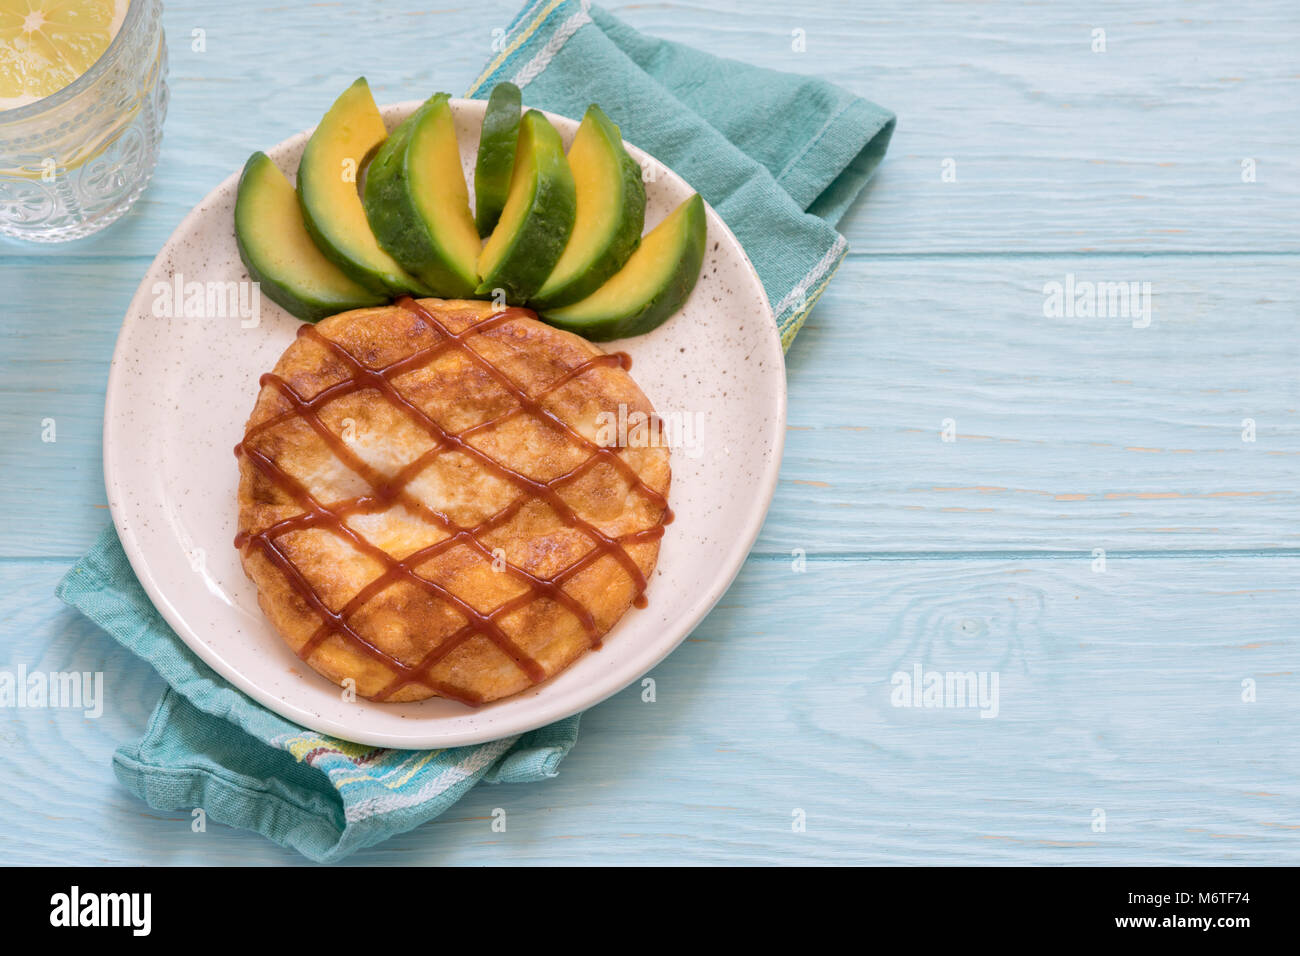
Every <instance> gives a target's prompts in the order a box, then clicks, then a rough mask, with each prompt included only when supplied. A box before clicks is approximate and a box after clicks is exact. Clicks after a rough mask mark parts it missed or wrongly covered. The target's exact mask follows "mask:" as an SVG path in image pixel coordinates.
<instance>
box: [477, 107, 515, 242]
mask: <svg viewBox="0 0 1300 956" xmlns="http://www.w3.org/2000/svg"><path fill="white" fill-rule="evenodd" d="M519 104H520V94H519V87H517V86H515V85H514V84H513V83H498V84H497V85H496V86H494V87H492V95H491V96H489V97H488V101H487V108H486V109H485V110H484V111H483V127H482V130H481V131H480V133H479V137H478V159H477V160H476V162H475V164H474V208H475V212H474V224H475V226H476V227H477V228H478V234H479V235H480V236H488V235H491V233H492V230H493V229H494V228H495V227H496V224H497V220H498V219H500V218H501V210H502V209H504V208H505V205H506V195H507V193H509V191H510V171H511V170H512V169H513V168H514V165H515V143H516V142H517V141H518V140H519V111H520V106H519Z"/></svg>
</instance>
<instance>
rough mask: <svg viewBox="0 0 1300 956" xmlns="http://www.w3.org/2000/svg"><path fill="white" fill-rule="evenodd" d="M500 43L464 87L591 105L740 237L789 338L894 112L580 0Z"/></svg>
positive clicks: (576, 111)
mask: <svg viewBox="0 0 1300 956" xmlns="http://www.w3.org/2000/svg"><path fill="white" fill-rule="evenodd" d="M500 45H501V47H502V50H501V53H500V54H499V55H498V56H497V57H496V58H495V59H493V60H492V62H491V63H489V64H488V66H487V68H486V69H485V70H484V71H483V73H482V75H481V76H480V77H479V78H478V80H477V81H476V82H475V83H474V85H473V86H472V87H470V90H469V93H468V95H469V96H472V97H478V98H486V97H487V95H488V94H489V93H490V92H491V91H492V87H493V86H494V85H495V84H497V83H499V82H501V81H502V80H510V81H512V82H513V83H515V84H516V85H517V86H519V87H520V88H521V89H522V90H523V98H524V103H525V105H528V106H537V107H541V108H543V109H547V110H550V111H552V112H555V113H560V114H562V115H565V116H573V117H579V116H581V115H582V114H583V112H584V111H585V110H586V108H587V106H588V105H590V104H591V103H599V104H600V107H601V109H603V110H604V111H605V112H606V114H607V115H608V116H609V118H610V119H612V120H613V121H614V122H615V123H617V124H618V126H619V129H620V130H621V131H622V133H623V138H624V139H625V140H627V142H629V143H631V144H632V145H634V146H639V147H640V148H641V149H643V150H645V151H646V152H648V153H649V154H650V155H651V156H653V157H655V159H657V160H658V161H659V162H661V163H663V164H664V165H666V166H668V167H669V168H671V169H672V170H673V171H674V172H676V173H677V174H678V175H680V176H681V177H682V178H683V179H685V180H686V181H687V182H688V183H689V184H690V185H691V186H692V187H693V188H694V189H695V190H696V191H697V192H698V193H699V194H700V195H701V196H703V197H704V199H705V201H706V202H708V203H709V205H710V206H712V207H713V208H714V210H715V211H716V212H717V213H718V215H720V216H721V217H722V219H723V221H724V222H726V224H727V226H728V227H730V229H731V231H732V232H734V233H735V234H736V238H738V239H739V240H740V243H741V245H742V246H744V247H745V252H746V254H747V255H748V256H749V258H750V261H751V262H753V264H754V269H755V270H756V271H757V272H758V275H759V278H760V279H761V280H762V282H763V287H764V289H765V290H766V291H767V297H768V301H769V302H771V304H772V311H773V312H774V313H775V315H776V323H777V328H778V329H779V331H780V333H781V344H782V345H783V346H784V347H785V348H787V349H788V348H789V347H790V343H791V342H792V341H793V340H794V337H795V334H796V333H797V332H798V331H799V329H800V328H801V327H802V326H803V323H804V320H805V319H806V318H807V317H808V313H809V312H810V311H811V310H812V307H813V305H814V303H816V301H817V299H818V297H819V296H820V295H821V294H822V292H823V291H824V290H825V288H826V285H827V283H828V282H829V281H830V279H831V276H832V275H834V273H835V270H836V269H837V268H838V267H839V265H840V263H841V262H842V261H843V259H844V256H845V254H846V253H847V252H848V243H847V242H845V240H844V237H843V236H841V235H840V234H839V233H838V232H836V231H835V224H836V223H838V222H839V220H840V217H841V216H843V215H844V212H845V211H846V210H847V209H848V207H849V205H850V204H851V203H852V202H853V200H854V199H855V198H857V196H858V194H859V193H861V192H862V189H863V187H864V186H865V185H866V184H867V180H868V179H870V177H871V174H872V173H874V172H875V170H876V167H877V166H878V165H879V164H880V161H881V159H882V158H883V157H884V155H885V150H886V149H887V148H888V146H889V140H890V137H891V136H892V135H893V132H894V114H893V113H891V112H890V111H889V110H887V109H884V108H883V107H880V106H877V105H876V104H874V103H871V102H868V101H867V100H864V99H862V98H861V97H859V96H855V95H854V94H852V93H850V92H848V91H847V90H844V89H841V88H840V87H838V86H835V85H833V84H830V83H827V82H825V81H824V80H819V79H816V78H815V77H804V76H794V75H791V74H789V73H778V72H776V71H774V70H768V69H764V68H762V67H757V66H750V65H748V64H745V63H739V62H737V61H735V60H724V59H721V58H719V57H716V56H713V55H711V54H708V53H704V52H701V51H700V50H696V49H694V48H692V47H688V46H683V45H682V44H679V43H670V42H668V41H666V40H659V39H655V38H654V37H649V36H646V35H645V34H643V33H640V32H638V31H636V30H634V29H632V28H631V27H629V26H628V25H627V24H625V23H623V22H622V21H620V20H619V19H618V18H616V17H614V16H613V15H611V14H609V13H607V12H606V11H604V10H602V9H600V8H599V7H593V6H592V5H591V4H590V3H588V2H585V0H536V2H533V3H530V4H528V5H527V6H525V7H524V9H523V10H522V11H521V12H520V13H519V15H518V16H517V17H516V18H515V20H514V21H513V22H512V23H511V25H510V26H509V27H508V28H507V29H506V33H505V36H504V37H503V38H502V40H501V44H500Z"/></svg>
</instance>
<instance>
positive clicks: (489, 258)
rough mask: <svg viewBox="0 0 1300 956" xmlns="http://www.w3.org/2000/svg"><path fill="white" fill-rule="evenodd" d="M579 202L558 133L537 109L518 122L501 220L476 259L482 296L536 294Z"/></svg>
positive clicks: (519, 299)
mask: <svg viewBox="0 0 1300 956" xmlns="http://www.w3.org/2000/svg"><path fill="white" fill-rule="evenodd" d="M576 205H577V200H576V198H575V195H574V185H573V173H572V172H570V171H569V162H568V160H566V159H565V158H564V144H563V142H562V141H561V140H560V134H559V133H557V132H556V131H555V127H554V126H552V125H551V124H550V123H549V122H548V121H547V119H546V117H545V116H543V115H542V114H541V113H539V112H538V111H537V110H529V111H528V112H527V113H525V114H524V117H523V119H521V120H520V121H519V144H518V148H517V149H516V151H515V165H514V170H513V171H512V172H511V174H510V192H509V194H508V195H507V197H506V205H505V208H504V209H502V210H501V219H500V221H498V222H497V227H496V228H495V229H494V230H492V235H491V236H490V237H489V238H488V241H487V243H486V244H485V245H484V246H483V252H482V253H481V254H480V255H479V259H478V274H479V276H480V277H481V278H482V280H483V281H482V282H481V283H480V284H479V287H478V294H479V295H491V294H493V290H495V289H504V290H505V294H506V301H507V302H511V303H517V304H522V303H524V302H527V301H528V298H529V297H530V296H532V295H533V294H535V293H536V292H537V290H538V289H540V288H541V287H542V283H544V282H545V281H546V277H547V276H548V275H550V274H551V269H552V268H554V267H555V263H556V262H557V261H558V260H559V258H560V254H561V253H562V252H564V245H565V243H567V242H568V241H569V233H570V232H571V231H572V229H573V216H574V212H575V208H576Z"/></svg>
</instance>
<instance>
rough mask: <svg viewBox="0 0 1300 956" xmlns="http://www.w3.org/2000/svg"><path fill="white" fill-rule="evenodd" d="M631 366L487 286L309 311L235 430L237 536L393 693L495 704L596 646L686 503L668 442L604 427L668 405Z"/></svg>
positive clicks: (265, 601) (308, 635) (374, 693)
mask: <svg viewBox="0 0 1300 956" xmlns="http://www.w3.org/2000/svg"><path fill="white" fill-rule="evenodd" d="M629 366H630V361H629V360H628V358H627V356H626V355H624V354H622V353H617V352H615V353H607V352H604V351H602V350H601V349H599V348H597V347H596V346H595V345H592V344H591V343H590V342H587V341H586V340H585V339H582V338H580V337H578V336H576V335H574V334H572V333H569V332H565V331H562V330H560V329H556V328H552V327H551V326H548V325H545V324H543V323H542V322H540V321H538V320H537V318H536V317H535V315H534V314H533V313H532V312H530V311H528V310H526V309H520V308H505V309H502V308H497V307H494V306H493V305H492V303H490V302H480V301H453V300H440V299H420V300H414V299H410V298H403V299H401V300H399V301H398V302H397V303H395V304H392V305H386V306H379V307H374V308H365V309H356V310H353V311H350V312H343V313H340V314H338V315H334V316H331V317H330V318H327V319H325V320H323V321H321V322H320V323H318V324H316V325H303V326H302V328H301V329H300V331H299V335H298V337H297V338H296V339H295V340H294V342H293V343H292V344H291V345H290V346H289V347H288V348H287V349H286V350H285V351H284V353H283V355H281V357H280V359H279V361H278V362H277V363H276V365H275V368H274V369H273V370H272V371H271V372H270V373H268V374H266V375H263V376H262V378H261V382H260V392H259V394H258V397H257V403H256V405H255V407H254V409H253V413H252V415H251V417H250V418H249V419H248V424H247V426H246V429H245V433H244V438H243V441H241V442H240V444H239V445H238V447H237V448H236V449H235V452H236V455H237V458H238V462H239V474H240V480H239V490H238V503H239V518H238V523H239V533H238V535H237V537H236V539H235V545H236V547H237V548H238V549H239V553H240V560H241V563H242V565H243V568H244V571H245V573H246V574H247V575H248V577H249V578H250V579H251V580H252V582H253V584H254V585H255V586H256V589H257V598H258V603H259V605H260V607H261V608H262V611H263V612H264V613H265V614H266V616H267V618H268V619H269V620H270V622H271V624H272V625H273V626H274V628H275V630H276V631H277V632H278V633H279V635H280V636H281V637H282V638H283V639H284V641H285V642H286V643H287V644H288V646H289V647H290V648H291V649H292V650H293V652H294V653H295V654H297V655H298V656H299V657H300V658H301V659H302V660H304V661H305V662H306V663H307V664H308V665H310V666H311V667H312V668H313V669H315V670H316V671H317V672H318V673H320V674H321V675H323V676H324V677H326V678H328V679H329V680H332V681H334V682H335V683H337V684H339V685H340V686H342V687H343V688H345V692H348V691H351V692H355V693H356V694H357V695H359V696H361V697H365V698H368V699H371V700H376V701H394V702H400V701H416V700H423V699H425V698H428V697H433V696H439V697H446V698H451V699H453V700H457V701H461V702H462V703H465V704H468V705H478V704H483V703H487V702H489V701H493V700H497V699H500V698H502V697H507V696H509V695H511V694H517V693H519V692H520V691H523V690H525V689H527V688H529V687H532V686H534V685H536V684H539V683H541V682H543V681H545V680H547V679H548V678H550V677H553V676H554V675H556V674H557V673H559V672H560V671H562V670H564V669H565V668H566V667H568V666H569V665H570V664H572V663H573V662H574V661H576V660H577V659H578V658H579V657H581V656H582V655H583V654H585V653H586V652H587V651H588V650H589V649H592V648H595V647H598V646H599V645H600V642H601V640H602V638H603V637H604V636H605V635H606V634H607V633H608V632H609V630H610V629H611V628H612V627H613V626H614V625H615V624H616V623H617V622H618V621H619V619H620V618H621V617H622V616H623V615H624V614H625V613H626V612H627V611H628V609H629V608H630V607H632V606H633V604H634V603H635V604H638V605H639V604H642V603H643V602H644V597H643V593H644V592H645V590H646V586H647V582H648V580H649V578H650V577H651V575H652V573H653V571H654V567H655V562H656V561H657V559H658V555H659V544H660V539H661V537H662V535H663V531H664V526H665V524H667V522H668V521H670V520H671V515H672V513H671V511H670V510H669V508H668V500H667V496H668V489H669V484H670V480H671V471H670V468H669V453H668V448H667V447H666V444H665V443H663V442H658V441H642V442H627V441H624V443H623V444H621V445H620V444H619V443H618V440H617V439H611V437H610V435H609V429H608V428H604V427H602V423H607V422H608V421H610V419H611V416H621V420H626V419H628V418H633V417H636V416H641V417H642V420H646V421H652V422H653V421H656V420H657V419H656V418H655V413H654V409H653V407H652V406H651V404H650V402H649V401H648V400H647V398H646V397H645V395H644V394H643V393H642V392H641V389H640V388H639V387H638V386H637V384H636V383H635V382H634V381H633V380H632V377H631V375H630V374H629V372H628V369H629ZM649 434H651V435H654V434H656V432H655V431H654V430H653V429H652V430H650V431H649Z"/></svg>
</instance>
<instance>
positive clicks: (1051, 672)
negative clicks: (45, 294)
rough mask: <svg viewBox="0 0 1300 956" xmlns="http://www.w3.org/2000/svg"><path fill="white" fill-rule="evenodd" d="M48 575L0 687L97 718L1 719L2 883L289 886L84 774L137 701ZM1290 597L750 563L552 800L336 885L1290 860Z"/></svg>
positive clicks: (1174, 582)
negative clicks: (954, 679) (258, 882)
mask: <svg viewBox="0 0 1300 956" xmlns="http://www.w3.org/2000/svg"><path fill="white" fill-rule="evenodd" d="M59 573H60V569H59V568H58V567H57V566H56V565H55V563H52V562H47V563H40V562H34V561H24V562H19V563H13V562H6V563H4V564H0V582H2V584H3V586H2V587H0V593H3V594H4V595H6V596H5V598H4V600H3V604H2V605H0V613H2V614H3V617H4V619H5V620H6V621H7V622H9V623H10V624H11V625H12V626H13V628H14V631H13V633H14V635H15V638H16V640H15V641H14V643H13V644H12V646H11V647H10V653H9V656H8V660H7V661H6V662H5V666H9V667H13V666H16V665H17V664H18V663H19V662H25V663H26V664H27V666H28V668H29V669H32V670H34V669H42V670H78V671H83V670H92V671H93V670H102V671H104V673H105V684H106V697H107V701H108V703H107V706H106V708H105V713H104V716H103V717H101V718H100V719H98V720H86V719H83V718H82V717H81V716H80V715H79V714H77V713H74V712H68V711H37V710H18V711H9V712H7V713H5V714H4V715H3V721H4V722H3V725H0V726H3V728H4V730H3V736H4V739H5V741H6V743H7V750H8V751H9V753H10V759H9V763H8V769H7V777H6V786H5V787H3V788H0V821H3V822H4V824H5V826H6V829H5V832H6V834H7V837H6V845H5V850H4V859H5V860H6V862H14V863H23V862H26V863H36V862H41V861H44V860H48V859H49V854H50V853H51V847H59V848H60V850H59V852H60V858H61V859H62V860H64V861H66V862H69V863H96V862H114V863H138V862H150V861H151V862H169V863H221V862H237V861H238V862H248V863H275V862H280V863H283V862H291V861H292V860H293V859H294V854H293V853H291V852H290V851H284V850H280V849H278V848H276V847H274V846H272V845H270V844H268V843H267V842H266V841H265V840H263V839H262V838H260V837H258V836H255V835H252V834H248V833H243V832H239V831H234V830H230V829H227V828H225V827H221V826H217V825H212V826H210V827H209V829H208V831H207V832H206V833H203V834H195V833H192V832H191V831H190V827H189V824H190V818H189V816H188V814H184V813H158V812H156V811H153V810H150V809H149V808H147V807H145V806H144V805H143V804H140V803H138V802H137V801H136V800H135V799H134V798H133V797H130V796H129V795H127V794H125V793H124V792H123V791H122V790H121V789H120V788H119V787H118V786H117V785H116V783H115V782H114V780H113V778H112V775H111V773H110V772H109V770H108V762H109V759H110V756H111V752H112V750H113V748H114V746H115V744H117V743H118V742H120V741H122V740H124V739H126V738H128V737H129V736H131V735H133V734H135V733H137V732H138V731H139V728H140V727H141V726H142V725H143V722H144V720H145V717H146V716H147V712H148V708H149V706H150V705H151V704H152V702H153V701H154V700H155V699H156V697H157V694H158V692H159V688H160V684H161V682H160V681H159V680H158V678H157V677H156V676H155V675H153V674H152V672H151V671H150V670H149V669H148V668H147V667H146V666H145V665H143V664H141V663H139V662H137V661H135V660H132V659H130V658H129V657H128V656H127V655H126V653H125V652H123V651H121V650H120V649H118V648H117V647H116V646H115V645H113V644H112V642H111V641H108V640H106V639H104V638H103V637H102V635H100V634H99V633H98V632H97V631H96V630H95V628H94V627H93V626H92V625H90V624H88V623H87V622H85V621H83V620H81V619H79V618H77V617H76V616H75V615H74V614H73V613H72V612H70V611H67V610H66V609H62V608H59V607H57V606H55V605H54V604H53V603H52V602H51V601H50V600H49V598H48V594H49V589H50V588H52V587H53V584H54V582H55V580H56V579H57V577H58V574H59ZM1298 573H1300V559H1296V558H1287V559H1270V560H1238V561H1231V562H1220V561H1215V560H1207V559H1201V558H1155V559H1141V560H1138V559H1134V560H1112V561H1110V562H1108V564H1107V567H1106V570H1105V572H1104V573H1096V572H1094V571H1093V570H1092V564H1091V562H1090V561H1089V560H1061V559H1055V560H1040V561H1032V562H1027V563H1026V562H1017V561H1004V560H988V561H972V560H968V561H962V562H954V561H908V562H889V561H860V560H834V561H830V560H827V561H816V560H814V561H812V562H809V564H808V565H807V570H806V571H805V572H804V573H801V574H798V573H795V572H794V571H793V570H792V567H791V565H790V564H789V563H788V562H786V561H777V560H761V559H752V560H751V561H750V563H749V564H748V565H747V566H746V569H745V571H744V572H743V573H742V575H741V578H740V579H739V581H738V582H737V584H736V585H735V587H733V589H732V590H731V592H730V593H729V594H728V595H727V597H726V598H725V599H724V601H723V603H722V604H721V605H720V606H719V607H718V608H717V609H716V610H715V611H714V613H713V614H712V615H710V617H709V618H708V620H707V621H706V622H705V623H704V624H703V625H702V626H701V627H700V629H699V630H698V631H697V632H696V633H695V634H694V635H692V637H691V638H690V639H689V640H688V641H687V642H686V643H685V644H683V645H682V647H681V648H680V649H679V650H678V651H677V652H676V653H675V654H673V656H672V657H670V658H669V659H668V660H667V661H666V662H665V663H664V664H662V665H661V666H660V667H659V668H657V669H656V670H655V671H654V672H653V673H652V674H651V675H650V676H651V677H652V678H653V679H654V681H655V688H654V689H655V701H654V702H653V703H646V702H643V701H642V690H641V688H640V687H639V686H634V687H631V688H629V689H628V690H626V691H624V692H622V693H621V694H618V695H616V696H615V697H614V698H613V699H611V700H609V701H607V702H605V703H604V704H601V705H599V706H597V707H596V708H593V709H592V710H591V711H589V712H588V713H587V715H586V716H585V717H584V718H583V732H582V737H581V739H580V740H579V743H578V746H577V748H576V749H575V750H574V752H573V753H572V754H571V755H570V757H569V758H568V760H566V762H565V763H564V765H563V767H562V769H561V772H560V776H559V777H558V778H556V779H554V780H551V781H547V782H545V783H541V784H537V785H527V786H502V787H480V788H479V789H477V790H475V791H474V792H473V793H471V794H470V796H469V797H468V798H467V799H466V800H464V801H463V802H462V803H461V804H459V805H458V806H457V807H456V808H454V809H453V810H452V811H451V812H449V813H448V814H447V815H446V816H445V817H444V818H441V819H440V820H438V821H436V822H434V823H431V824H429V825H426V826H425V827H423V828H421V829H420V830H418V831H416V832H414V833H411V834H408V835H405V836H402V837H399V838H396V839H394V840H391V841H389V842H388V843H385V844H383V845H382V846H380V847H377V848H374V849H371V850H367V851H364V852H363V853H360V854H358V855H357V856H356V857H354V858H353V859H354V860H355V861H356V862H359V863H361V862H364V863H401V862H411V863H414V862H420V863H443V864H445V863H489V862H527V863H564V862H592V863H616V862H639V863H669V862H678V863H715V862H745V863H777V862H783V863H786V862H809V863H814V862H819V863H826V862H876V863H885V862H894V863H897V862H910V863H932V864H939V863H977V862H985V863H988V862H1021V863H1147V864H1175V863H1177V864H1182V863H1210V862H1230V861H1242V862H1247V861H1248V862H1254V863H1285V862H1294V859H1295V836H1294V834H1295V832H1296V828H1297V827H1300V774H1297V771H1296V768H1297V767H1298V766H1300V741H1298V740H1297V738H1296V736H1295V735H1294V734H1289V733H1279V732H1278V728H1279V727H1280V726H1283V725H1285V724H1286V722H1287V721H1288V720H1290V719H1292V718H1293V717H1294V715H1295V712H1296V707H1297V705H1300V688H1298V687H1297V677H1296V674H1297V672H1300V639H1297V636H1296V632H1295V621H1296V619H1297V616H1300V595H1297V593H1296V590H1295V580H1296V576H1297V574H1298ZM863 594H868V595H870V597H869V600H866V601H864V600H863V599H862V595H863ZM850 609H851V610H850ZM796 625H797V626H796ZM915 664H921V665H922V666H923V667H924V668H925V669H927V670H928V669H934V670H940V671H947V670H954V671H967V670H972V671H997V672H998V673H999V675H1000V681H999V712H998V716H997V717H996V718H993V719H984V718H981V717H980V716H979V712H978V711H977V710H975V709H942V708H939V709H924V708H922V709H913V708H900V707H895V706H892V705H891V701H890V694H891V683H890V682H891V678H892V676H893V674H894V673H895V672H897V671H900V670H901V671H910V670H911V669H912V667H913V665H915ZM1247 679H1249V680H1253V681H1254V682H1255V688H1256V700H1255V702H1253V703H1247V702H1245V701H1243V700H1242V694H1243V688H1242V681H1244V680H1247ZM56 755H57V759H56ZM496 807H501V808H504V809H505V811H506V814H507V830H506V832H505V833H504V834H502V833H493V832H492V830H491V817H492V810H493V809H494V808H496ZM795 810H803V811H804V813H805V815H806V820H807V829H806V832H802V833H799V832H794V831H793V830H792V822H793V819H794V818H793V816H792V814H793V812H794V811H795ZM1097 810H1101V811H1104V813H1105V818H1104V821H1105V830H1104V832H1097V831H1094V829H1093V821H1094V815H1095V811H1097ZM20 821H21V825H18V824H19V822H20Z"/></svg>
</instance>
